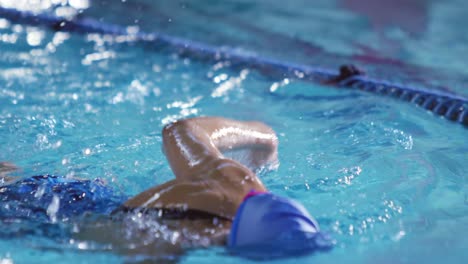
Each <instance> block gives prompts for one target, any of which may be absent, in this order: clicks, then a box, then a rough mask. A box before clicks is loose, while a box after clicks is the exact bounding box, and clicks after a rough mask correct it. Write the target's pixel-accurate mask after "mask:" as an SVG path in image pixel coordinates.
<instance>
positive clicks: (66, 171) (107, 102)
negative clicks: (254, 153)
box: [0, 1, 468, 263]
mask: <svg viewBox="0 0 468 264" xmlns="http://www.w3.org/2000/svg"><path fill="white" fill-rule="evenodd" d="M4 2H6V1H4ZM19 2H21V1H19ZM70 2H72V1H70ZM291 3H292V4H290V5H283V4H279V3H274V4H271V1H258V2H255V3H254V4H252V3H250V2H248V1H241V2H234V1H232V2H226V3H225V4H224V5H220V4H216V3H214V2H210V3H209V4H204V5H201V4H200V5H189V4H188V3H177V4H174V3H173V4H170V3H164V4H161V3H159V2H156V3H153V2H150V1H139V2H131V1H128V2H125V3H122V4H114V5H112V6H109V5H108V4H107V5H105V2H104V1H101V2H99V1H96V2H92V3H91V4H92V5H91V6H90V8H89V9H87V10H86V11H85V13H84V14H85V15H89V16H92V17H103V20H104V21H107V22H113V23H118V24H122V25H130V24H134V23H135V20H136V19H137V20H138V21H137V22H138V25H139V26H140V27H141V28H142V29H145V30H148V31H151V30H154V29H155V28H157V29H158V30H160V31H164V32H166V33H171V34H173V35H178V36H183V37H190V38H192V39H195V40H203V41H204V42H208V43H211V44H217V45H230V46H234V47H240V49H242V50H245V52H247V51H255V52H258V53H260V54H263V55H267V56H271V57H275V58H279V59H288V61H291V60H292V61H298V62H304V63H309V62H312V61H313V62H314V64H320V65H323V66H330V67H336V65H339V64H340V63H342V62H350V60H351V61H354V60H356V61H357V63H358V64H359V63H360V64H363V65H365V67H366V70H368V71H369V74H377V75H378V74H381V75H380V76H383V77H388V78H390V79H392V78H393V79H394V80H397V81H399V82H405V83H416V84H419V83H424V85H427V86H429V87H432V88H434V89H436V88H437V89H446V90H447V89H450V90H451V91H455V92H457V93H459V94H462V95H466V90H464V89H463V88H464V87H463V84H464V82H466V66H468V65H466V62H465V61H462V60H460V59H459V55H460V53H463V52H464V51H465V49H466V47H467V45H462V43H466V40H467V38H466V37H467V36H466V35H464V34H465V33H463V32H459V31H457V30H456V29H454V28H453V27H452V23H462V22H463V21H466V18H465V17H464V16H463V15H461V14H459V15H457V12H461V11H457V10H463V9H462V8H460V6H466V4H465V3H463V2H461V1H450V2H446V3H444V4H443V5H442V4H440V3H436V2H429V3H428V4H427V6H424V8H422V7H420V9H423V10H426V11H425V13H424V14H425V15H424V14H422V15H421V14H420V17H422V18H425V19H423V20H424V21H426V24H425V28H426V30H421V32H412V31H411V29H412V27H411V26H409V25H406V24H404V25H398V24H397V26H398V27H390V29H389V28H388V27H383V26H381V27H383V29H378V30H377V29H376V30H372V28H371V25H372V23H371V22H369V21H372V19H369V21H367V20H366V19H365V17H364V16H363V15H362V14H361V13H359V12H364V11H362V10H361V9H360V8H358V7H359V5H357V4H353V1H342V2H333V1H322V2H317V3H315V4H314V5H313V6H310V7H308V8H304V6H305V5H306V4H305V3H306V2H305V1H295V2H291ZM2 4H4V3H3V2H2ZM182 4H183V5H184V6H185V7H182ZM348 5H351V6H348ZM30 8H31V7H30ZM414 9H415V10H419V9H418V8H416V7H414ZM55 10H56V9H55ZM142 10H149V11H148V12H149V13H151V12H153V13H154V12H157V11H158V13H157V16H152V15H149V14H148V13H145V12H142ZM465 10H466V9H465ZM104 11H106V12H104ZM150 11H151V12H150ZM55 12H58V11H55ZM408 12H410V11H408ZM414 12H416V11H414ZM231 13H233V14H238V16H233V15H232V16H229V15H228V14H231ZM122 14H126V16H125V17H124V16H122ZM410 14H413V15H414V13H411V12H410ZM417 14H419V13H417ZM253 18H255V20H254V19H253ZM311 18H314V19H313V21H312V22H313V23H312V22H309V20H308V19H311ZM169 19H170V21H169ZM252 20H254V21H255V23H252V22H249V21H252ZM402 20H403V19H402ZM207 21H210V22H211V23H206V22H207ZM288 21H291V22H288ZM294 22H296V23H294ZM344 23H346V25H348V26H349V28H341V25H343V24H344ZM381 23H382V22H381ZM401 23H403V22H401ZM271 25H275V26H274V27H271ZM305 25H307V27H306V26H305ZM331 26H334V28H333V29H330V27H331ZM339 26H340V28H341V29H339V28H337V27H339ZM0 28H1V29H0V30H1V31H0V34H1V42H0V50H1V54H0V61H1V62H2V63H1V64H0V105H1V109H0V134H1V135H2V136H1V138H0V145H1V146H2V148H1V150H2V152H1V153H0V160H9V161H12V162H14V163H15V164H17V165H18V166H20V167H22V168H23V171H22V172H21V174H22V175H35V174H43V173H51V174H60V175H70V176H72V175H75V176H78V177H82V178H90V179H91V178H95V177H100V178H103V179H105V180H107V181H108V182H109V184H111V185H112V186H116V188H118V189H121V190H123V191H124V192H125V193H127V194H129V195H131V194H136V193H137V192H139V191H142V190H143V189H145V188H147V187H148V186H150V185H154V184H158V183H161V182H164V181H166V180H168V179H170V178H171V177H172V174H171V172H170V170H169V167H168V165H167V163H166V161H165V158H164V156H163V154H162V153H161V151H160V148H161V134H160V131H161V128H162V127H163V126H164V125H165V124H167V123H169V122H171V121H173V120H176V119H178V118H182V117H189V116H197V115H223V116H227V117H232V118H239V119H257V120H262V121H264V122H266V123H268V124H269V125H271V126H272V127H273V128H274V129H275V130H276V131H277V133H278V135H279V139H280V150H279V153H280V162H281V165H280V167H279V169H278V170H277V171H273V172H264V173H261V176H262V179H263V180H264V182H265V184H266V186H268V188H270V189H271V190H272V191H274V192H276V193H279V194H284V195H288V196H290V197H293V198H296V199H298V200H300V201H301V202H303V203H304V204H305V206H306V207H307V208H308V209H309V210H310V211H311V213H312V214H313V215H315V216H316V218H317V219H318V221H319V222H320V223H321V226H322V229H324V230H327V231H329V232H330V233H331V234H332V235H333V237H334V238H335V239H336V241H337V245H336V247H335V248H334V249H333V250H332V251H330V252H328V253H321V254H316V255H311V256H307V257H302V258H299V259H294V258H292V259H287V260H281V263H283V262H291V263H292V262H298V261H299V262H301V263H310V262H312V261H314V262H317V263H336V262H353V263H362V262H372V263H373V262H385V261H388V262H392V263H394V262H411V263H414V262H422V261H425V262H433V263H439V262H441V261H447V262H453V263H457V262H461V261H462V260H463V259H466V253H465V251H464V249H465V248H466V246H467V245H468V241H467V238H466V236H465V235H464V234H466V233H467V227H466V226H467V224H468V219H467V216H468V214H467V194H466V193H467V180H466V177H465V175H466V174H467V172H468V166H467V165H466V160H467V157H468V156H467V153H468V152H467V150H468V145H467V143H466V139H467V137H466V129H465V128H463V127H462V126H460V125H457V124H454V123H451V122H449V121H447V120H444V119H441V118H439V117H436V116H434V115H433V114H431V113H428V112H426V111H425V110H422V109H420V108H417V107H415V106H413V105H410V104H407V103H405V102H400V101H396V100H389V99H388V98H381V97H376V96H375V95H372V94H366V93H361V92H357V91H350V90H338V89H333V88H330V87H326V86H321V85H318V84H311V83H306V82H302V81H298V80H284V79H271V78H268V77H266V76H263V75H261V74H260V73H258V72H256V71H253V70H249V69H231V68H229V67H228V66H227V65H226V64H225V63H213V64H206V63H203V62H198V61H195V60H192V59H188V58H183V57H180V56H178V55H177V54H174V53H173V52H168V51H165V50H157V49H154V48H153V47H149V46H145V45H140V44H138V43H134V42H132V41H128V40H126V39H116V38H110V37H106V36H100V35H96V34H93V35H85V36H81V35H75V34H69V33H63V32H56V33H54V32H51V31H48V30H45V29H43V28H36V27H26V26H20V25H12V24H10V23H9V22H8V21H6V20H0ZM324 28H326V29H324ZM377 28H378V27H377ZM399 28H403V29H405V30H406V31H408V32H411V34H415V35H416V36H412V35H410V34H408V35H406V33H405V32H406V31H405V30H401V29H399ZM423 28H424V27H423ZM441 28H442V29H444V30H443V32H444V34H442V35H441V34H438V33H440V32H441V31H442V29H441ZM384 29H385V30H384ZM288 30H289V31H288ZM381 30H384V31H383V32H381ZM356 32H357V33H356ZM380 34H382V35H380ZM418 34H420V35H418ZM313 35H318V36H323V37H321V38H315V37H313ZM434 35H438V38H437V39H436V38H435V36H434ZM356 36H357V37H356ZM379 38H384V40H379ZM385 38H389V39H390V40H391V41H389V40H385ZM274 40H275V41H274ZM299 40H300V41H299ZM450 40H452V41H453V40H455V42H456V43H454V44H453V45H454V47H452V48H450V49H445V48H442V47H445V46H444V45H445V44H446V43H448V42H449V41H450ZM276 41H278V42H276ZM374 41H375V43H374ZM379 41H381V42H379ZM387 41H389V42H392V43H393V42H396V44H395V43H393V44H392V47H391V48H388V47H382V46H385V45H386V44H383V43H387ZM368 42H369V43H371V44H370V46H372V45H375V46H374V49H379V52H377V53H376V54H375V53H374V54H371V55H369V54H367V53H366V54H363V53H364V52H355V50H356V47H357V46H360V45H363V43H368ZM422 42H424V43H426V46H425V47H426V48H425V49H422V48H421V49H420V48H419V47H420V46H418V44H420V43H422ZM452 43H453V42H452ZM457 43H460V44H457ZM304 45H305V47H304ZM393 45H397V46H398V48H397V49H396V48H395V47H393ZM299 47H304V48H303V49H299ZM367 48H369V47H367ZM380 48H382V50H380ZM395 49H396V50H395ZM365 50H366V51H368V49H365ZM434 50H435V51H437V52H434ZM279 51H281V52H279ZM307 52H308V53H307ZM304 54H309V56H305V55H304ZM310 54H312V55H313V56H312V55H310ZM395 54H397V56H396V55H395ZM382 57H383V58H382ZM388 58H395V61H391V62H388V61H386V60H385V59H388ZM371 59H372V60H373V61H374V62H375V63H369V62H368V61H369V60H371ZM397 62H398V63H397ZM442 66H443V67H442ZM395 72H396V73H398V74H397V75H391V74H393V73H395ZM410 73H411V74H410ZM385 74H388V76H386V75H385ZM441 84H443V86H444V87H439V85H441ZM446 86H447V87H446ZM295 95H301V97H298V96H295ZM22 227H23V226H22V225H21V224H18V225H16V224H11V225H8V229H7V231H11V232H10V233H15V232H13V231H15V230H21V228H22ZM23 228H24V227H23ZM16 234H17V235H16V236H11V235H9V236H2V238H1V240H0V258H3V259H5V261H7V260H12V261H13V262H15V263H16V262H17V263H23V262H28V263H30V262H45V261H56V262H57V261H61V262H64V261H69V262H70V263H72V262H73V263H82V262H91V261H92V262H95V261H102V262H111V261H113V262H123V261H125V260H135V259H133V258H131V257H129V258H127V257H125V256H122V255H119V254H116V253H115V252H113V251H112V250H106V249H102V248H99V247H98V248H97V249H96V248H95V247H94V246H95V245H93V244H92V243H87V241H84V243H76V241H70V240H68V241H67V240H61V239H50V238H49V237H48V236H45V235H42V236H41V235H38V234H32V235H31V234H27V233H26V232H24V233H21V232H17V233H16ZM19 247H21V248H24V250H22V251H21V252H20V251H18V250H17V248H19ZM220 261H223V262H225V263H238V262H239V261H240V259H239V258H236V257H235V256H230V255H229V254H227V253H226V252H225V251H224V249H222V248H210V249H200V250H196V251H191V252H188V253H187V254H186V255H185V256H183V257H182V259H181V262H183V263H199V262H203V263H210V262H212V263H217V262H220ZM242 261H245V260H242ZM277 262H279V261H277Z"/></svg>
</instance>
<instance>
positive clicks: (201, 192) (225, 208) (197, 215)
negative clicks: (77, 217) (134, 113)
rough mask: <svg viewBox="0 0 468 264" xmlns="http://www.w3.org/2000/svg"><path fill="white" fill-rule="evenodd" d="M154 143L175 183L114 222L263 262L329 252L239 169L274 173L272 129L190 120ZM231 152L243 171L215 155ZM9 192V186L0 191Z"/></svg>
mask: <svg viewBox="0 0 468 264" xmlns="http://www.w3.org/2000/svg"><path fill="white" fill-rule="evenodd" d="M162 136H163V151H164V153H165V155H166V157H167V159H168V161H169V165H170V167H171V169H172V171H173V173H174V175H175V179H173V180H170V181H168V182H166V183H163V184H161V185H158V186H155V187H151V188H149V189H147V190H145V191H143V192H142V193H140V194H138V195H136V196H134V197H132V198H130V199H128V200H127V201H125V202H124V203H123V204H122V205H120V206H118V207H117V208H113V209H112V211H113V212H112V216H113V217H114V218H115V216H116V215H125V214H132V213H138V214H139V215H147V216H150V217H153V216H155V217H158V218H160V219H161V220H164V221H166V222H167V223H169V224H168V225H169V226H172V227H174V228H175V229H176V230H182V231H183V232H181V233H182V235H180V236H178V237H177V238H176V239H174V240H173V241H171V243H172V244H173V245H181V244H184V242H187V239H186V238H184V235H183V234H185V233H191V234H193V233H196V232H198V233H199V234H200V236H201V237H204V238H206V239H205V240H204V241H205V242H204V244H203V243H202V246H210V245H227V247H228V249H229V250H230V251H232V252H236V253H239V254H243V253H246V252H247V253H246V255H249V254H250V253H252V252H255V253H259V252H261V253H266V255H267V256H268V255H283V253H284V255H299V254H306V253H310V252H313V251H315V250H322V249H329V248H330V246H331V244H330V241H329V239H328V238H327V236H326V235H323V234H322V233H321V232H320V229H319V226H318V224H317V222H316V221H315V220H314V218H312V217H311V216H310V214H309V213H308V212H307V210H306V209H305V208H304V207H303V206H302V205H301V204H300V203H299V202H297V201H294V200H292V199H289V198H286V197H280V196H277V195H275V194H273V193H270V192H268V190H267V188H266V187H265V185H264V184H263V183H262V182H261V180H260V178H259V177H257V175H256V174H255V173H254V172H253V171H252V170H251V169H249V168H248V167H247V165H248V166H251V167H252V168H261V167H274V166H277V164H278V138H277V136H276V134H275V132H274V131H273V129H272V128H270V127H269V126H267V125H265V124H263V123H261V122H244V121H236V120H231V119H226V118H220V117H198V118H191V119H185V120H179V121H177V122H174V123H172V124H169V125H167V126H166V127H164V129H163V131H162ZM235 150H246V151H248V161H247V163H250V164H241V163H240V162H239V161H236V160H233V159H229V158H226V157H225V155H224V154H223V153H226V152H229V151H235ZM1 166H3V169H1V170H0V172H1V173H2V175H3V177H4V180H5V179H6V178H5V176H6V172H10V171H12V170H14V169H15V167H14V166H12V165H11V164H7V163H3V165H1ZM37 177H38V176H36V178H35V179H34V180H33V181H32V182H33V183H31V182H30V183H28V184H29V185H28V186H33V184H35V182H36V181H42V180H43V179H42V178H43V177H46V180H48V181H50V180H53V179H54V177H53V176H39V178H37ZM41 177H42V178H41ZM19 182H21V181H19ZM60 182H61V183H60V184H62V185H63V184H64V183H63V182H62V180H60ZM81 182H83V181H81ZM88 182H89V180H88ZM67 184H68V185H67ZM70 184H71V183H67V182H66V183H65V185H63V186H66V187H61V188H63V189H66V190H67V193H68V192H69V190H70V189H72V188H71V187H70V186H71V185H70ZM76 184H78V183H73V185H76ZM90 184H91V183H90ZM92 184H95V185H96V186H100V185H99V183H92ZM14 185H17V183H13V184H10V185H7V187H8V186H14ZM93 186H94V185H93ZM86 188H90V187H89V186H88V187H86ZM92 188H96V187H92ZM99 188H101V187H99ZM0 191H1V190H0ZM0 193H1V192H0ZM3 193H5V191H3ZM3 195H5V194H3ZM87 195H88V196H91V195H93V194H91V193H90V194H87ZM0 196H1V194H0ZM83 199H84V198H83ZM0 202H1V199H0ZM49 207H50V206H49ZM49 209H50V208H49ZM59 210H62V209H59ZM111 222H112V224H111V225H108V226H107V229H106V228H103V227H102V226H103V225H100V226H99V227H96V226H94V227H91V228H89V229H86V228H84V229H83V230H81V232H78V234H76V239H81V240H94V241H97V242H105V241H106V240H107V239H109V237H112V236H113V235H114V233H115V232H116V231H115V230H118V228H122V225H119V224H115V221H111ZM104 226H105V225H104ZM105 229H106V230H105ZM98 234H100V235H98ZM140 236H141V235H140ZM135 239H136V240H138V239H141V237H137V238H135ZM114 240H119V239H118V238H114ZM207 241H208V242H207ZM195 244H196V243H195ZM146 246H147V247H148V248H149V249H148V250H147V251H151V250H153V251H154V250H155V249H154V245H146ZM151 247H153V249H151ZM182 247H187V246H186V245H185V246H184V245H183V246H182ZM161 248H162V247H161V246H157V250H166V251H168V250H167V248H166V249H161ZM147 251H145V252H147ZM169 251H171V252H174V251H177V250H169Z"/></svg>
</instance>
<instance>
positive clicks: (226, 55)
mask: <svg viewBox="0 0 468 264" xmlns="http://www.w3.org/2000/svg"><path fill="white" fill-rule="evenodd" d="M0 17H3V18H5V19H8V20H10V21H11V22H13V23H19V24H27V25H32V26H45V27H48V28H50V29H52V30H55V31H65V32H76V33H82V34H88V33H97V34H104V35H113V36H129V37H131V38H132V39H133V40H135V41H138V42H144V43H149V44H153V45H155V46H156V47H167V48H170V49H172V50H174V51H177V52H178V53H179V54H181V55H183V56H186V57H190V58H194V59H198V60H203V61H213V62H217V61H223V60H227V61H229V62H230V64H231V67H246V68H251V69H255V70H258V71H259V72H261V73H263V74H265V75H267V76H269V77H275V78H294V79H301V80H306V81H314V82H322V83H323V82H327V81H329V80H332V79H335V78H337V77H338V76H339V72H338V71H334V70H329V69H323V68H319V67H312V66H308V65H301V64H293V63H289V62H283V61H278V60H273V59H269V58H265V57H261V56H257V55H252V54H248V53H246V52H242V51H238V50H235V49H232V48H227V47H216V46H211V45H208V44H204V43H200V42H195V41H191V40H187V39H183V38H178V37H174V36H170V35H166V34H162V33H158V32H152V33H146V32H141V31H140V32H136V33H134V32H132V30H129V29H128V28H126V27H123V26H119V25H114V24H108V23H103V22H100V21H97V20H94V19H90V18H80V19H75V20H67V19H65V18H61V17H57V16H54V15H50V14H34V13H32V12H28V11H19V10H16V9H10V8H3V7H0ZM335 86H337V87H341V88H348V89H355V90H362V91H365V92H369V93H374V94H378V95H386V96H390V97H393V98H398V99H401V100H404V101H408V102H411V103H414V104H417V105H419V106H420V107H422V108H424V109H427V110H429V111H431V112H432V113H434V114H436V115H439V116H443V117H445V118H446V119H448V120H451V121H454V122H457V123H460V124H463V125H464V126H465V127H468V99H467V98H464V97H462V96H459V95H454V94H450V93H446V92H442V91H433V90H429V89H427V88H421V87H411V86H405V85H402V84H396V83H391V82H388V81H385V80H377V79H372V78H369V77H367V76H364V75H358V76H353V77H350V78H347V79H345V80H342V81H340V82H338V83H337V84H336V85H335Z"/></svg>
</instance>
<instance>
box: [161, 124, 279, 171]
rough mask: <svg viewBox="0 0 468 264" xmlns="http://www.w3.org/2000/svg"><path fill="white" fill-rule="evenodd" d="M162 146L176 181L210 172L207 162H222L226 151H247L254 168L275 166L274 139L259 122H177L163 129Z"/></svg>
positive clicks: (276, 140)
mask: <svg viewBox="0 0 468 264" xmlns="http://www.w3.org/2000/svg"><path fill="white" fill-rule="evenodd" d="M163 143H164V152H165V154H166V156H167V159H168V160H169V163H170V165H171V168H172V170H173V172H174V174H175V175H176V177H177V178H184V177H186V176H187V177H190V175H193V174H197V173H201V172H202V171H204V170H206V169H210V168H211V165H210V163H211V162H213V161H216V160H219V159H223V158H224V156H223V154H222V153H223V152H225V151H229V150H236V149H248V150H250V151H251V155H250V159H251V160H250V162H251V163H253V164H254V165H255V166H264V165H266V164H272V163H277V153H278V152H277V148H278V138H277V137H276V134H275V132H274V131H273V129H271V128H270V127H269V126H267V125H265V124H263V123H261V122H244V121H236V120H232V119H226V118H221V117H198V118H192V119H185V120H180V121H177V122H175V123H173V124H170V125H168V126H166V127H165V128H164V130H163ZM244 165H247V164H244Z"/></svg>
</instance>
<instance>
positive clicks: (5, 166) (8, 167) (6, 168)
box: [0, 161, 18, 185]
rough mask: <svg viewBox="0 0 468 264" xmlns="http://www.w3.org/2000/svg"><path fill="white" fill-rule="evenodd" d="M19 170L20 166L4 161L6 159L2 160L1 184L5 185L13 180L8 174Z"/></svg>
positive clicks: (0, 164) (0, 165) (0, 167)
mask: <svg viewBox="0 0 468 264" xmlns="http://www.w3.org/2000/svg"><path fill="white" fill-rule="evenodd" d="M17 170H18V167H16V166H15V165H14V164H12V163H9V162H4V161H2V162H0V185H3V184H5V183H8V182H9V181H11V180H12V178H11V177H8V176H7V175H8V174H9V173H11V172H13V171H17Z"/></svg>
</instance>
